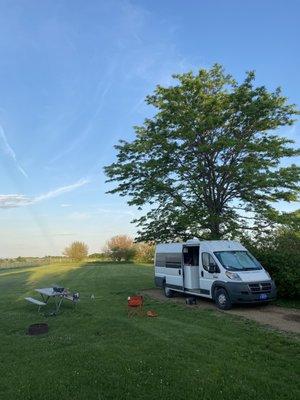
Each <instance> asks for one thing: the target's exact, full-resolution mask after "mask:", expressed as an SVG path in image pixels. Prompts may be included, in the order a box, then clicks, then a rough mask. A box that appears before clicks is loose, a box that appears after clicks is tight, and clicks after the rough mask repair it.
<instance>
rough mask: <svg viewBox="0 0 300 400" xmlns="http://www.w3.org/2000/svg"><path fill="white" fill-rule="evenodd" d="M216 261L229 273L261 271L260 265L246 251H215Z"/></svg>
mask: <svg viewBox="0 0 300 400" xmlns="http://www.w3.org/2000/svg"><path fill="white" fill-rule="evenodd" d="M214 254H215V256H216V257H217V259H218V260H219V261H220V263H221V264H222V265H223V267H224V268H226V269H228V270H229V271H253V270H258V269H262V266H261V265H260V263H259V262H258V261H257V260H256V259H255V258H254V257H253V256H252V255H251V254H250V253H249V252H248V251H216V252H214Z"/></svg>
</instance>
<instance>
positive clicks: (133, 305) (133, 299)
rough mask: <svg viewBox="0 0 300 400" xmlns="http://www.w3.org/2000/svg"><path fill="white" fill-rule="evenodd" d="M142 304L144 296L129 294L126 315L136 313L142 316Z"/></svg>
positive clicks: (130, 315)
mask: <svg viewBox="0 0 300 400" xmlns="http://www.w3.org/2000/svg"><path fill="white" fill-rule="evenodd" d="M143 305H144V298H143V296H140V295H136V296H129V297H128V299H127V315H128V318H130V317H133V316H134V315H138V316H140V317H142V316H143Z"/></svg>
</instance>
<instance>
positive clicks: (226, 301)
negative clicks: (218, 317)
mask: <svg viewBox="0 0 300 400" xmlns="http://www.w3.org/2000/svg"><path fill="white" fill-rule="evenodd" d="M215 302H216V306H217V307H218V308H219V309H220V310H230V308H231V307H232V303H231V301H230V298H229V296H228V293H227V292H226V290H225V289H223V288H220V289H216V293H215Z"/></svg>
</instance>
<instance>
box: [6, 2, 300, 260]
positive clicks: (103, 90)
mask: <svg viewBox="0 0 300 400" xmlns="http://www.w3.org/2000/svg"><path fill="white" fill-rule="evenodd" d="M299 16H300V2H299V1H296V0H295V1H291V0H286V1H281V0H277V1H271V0H270V1H269V0H261V1H256V0H252V1H249V2H242V1H234V0H226V1H221V0H220V1H216V0H215V1H212V0H210V1H204V0H203V1H191V0H190V1H188V2H187V1H174V0H172V1H171V0H164V1H133V0H132V1H128V0H124V1H123V0H122V1H118V0H116V1H100V0H97V1H96V0H95V1H93V0H89V1H83V0H73V1H67V0H65V1H59V0H54V1H53V0H51V1H47V0H43V1H38V0H35V1H31V0H26V1H25V0H23V1H21V0H20V1H13V0H8V1H5V0H1V1H0V54H1V57H0V182H1V185H0V257H14V256H19V255H22V256H26V255H36V256H43V255H46V254H60V253H61V252H62V250H63V249H64V247H65V246H66V245H67V244H69V243H70V242H71V241H73V240H83V241H85V242H86V243H87V244H88V245H89V247H90V251H99V250H100V249H101V248H102V246H103V244H104V243H105V241H106V239H108V238H109V237H111V236H113V235H115V234H122V233H129V234H132V235H133V234H134V232H135V228H134V226H133V225H132V224H130V220H131V219H132V217H133V216H134V215H135V213H136V211H135V210H134V209H133V208H130V207H128V206H127V205H126V202H125V200H124V199H122V198H119V197H118V196H111V195H106V194H105V191H106V190H107V189H108V186H107V185H106V184H105V182H104V181H105V177H104V175H103V170H102V167H103V165H107V164H109V163H110V162H112V161H113V160H114V157H115V152H114V150H113V145H114V144H115V143H116V142H117V141H118V140H119V139H121V138H122V139H130V138H133V129H132V126H133V125H137V124H140V123H141V122H142V121H143V119H144V118H145V117H146V116H149V114H151V112H152V110H150V109H149V108H148V107H147V106H145V104H144V102H143V100H144V98H145V96H146V95H147V94H150V93H151V92H152V91H153V89H154V87H155V85H156V84H158V83H159V84H163V85H168V84H170V82H171V74H172V73H176V72H184V71H189V70H197V69H198V68H200V67H210V66H211V65H212V64H213V63H215V62H219V63H221V64H223V65H224V67H225V68H226V70H227V71H228V72H230V73H231V74H233V75H234V76H235V77H236V78H237V79H242V78H243V76H244V72H245V71H246V70H250V69H254V70H256V73H257V83H258V84H265V85H266V86H267V87H268V88H269V89H271V90H273V89H275V88H276V87H277V86H281V87H282V88H283V91H284V94H285V95H286V96H287V97H288V98H289V100H290V102H292V103H296V104H298V105H299V103H300V98H299V96H300V95H299V70H300V57H299V51H300V48H299V47H300V46H299V37H300V24H299ZM298 132H299V124H297V125H295V126H294V127H292V128H285V129H282V130H281V131H280V132H279V133H280V134H283V135H286V136H288V137H290V138H292V139H294V140H298V144H299V139H297V138H298V137H299V135H298ZM280 207H281V209H285V210H293V209H295V208H296V205H295V204H291V205H288V206H285V205H283V204H280Z"/></svg>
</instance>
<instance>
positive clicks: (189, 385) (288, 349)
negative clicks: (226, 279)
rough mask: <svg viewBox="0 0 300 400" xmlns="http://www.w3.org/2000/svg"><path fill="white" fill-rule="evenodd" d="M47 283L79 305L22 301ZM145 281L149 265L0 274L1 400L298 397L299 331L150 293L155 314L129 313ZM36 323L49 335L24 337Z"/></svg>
mask: <svg viewBox="0 0 300 400" xmlns="http://www.w3.org/2000/svg"><path fill="white" fill-rule="evenodd" d="M52 283H59V284H63V285H64V286H66V287H69V288H71V289H74V290H78V291H79V292H80V293H81V301H80V304H79V305H78V306H77V308H75V309H74V308H73V307H72V305H71V304H65V305H64V306H63V308H62V313H61V314H60V315H58V316H56V317H43V315H39V314H38V313H37V310H36V308H35V306H34V305H31V304H28V303H26V302H25V301H24V297H25V296H26V295H33V294H34V292H33V289H34V288H36V287H43V286H48V285H51V284H52ZM152 286H153V270H152V268H151V267H149V266H142V265H132V264H131V265H130V264H128V265H127V264H123V265H114V264H105V263H91V264H84V265H80V264H70V263H69V264H63V265H62V264H52V265H48V266H47V265H46V266H43V267H37V268H27V269H22V270H20V269H18V270H13V271H0V345H1V353H0V354H1V355H0V398H1V399H5V400H10V399H11V400H18V399H22V400H27V399H28V400H29V399H30V400H35V399H43V400H48V399H51V400H52V399H60V398H61V399H64V400H69V399H70V400H71V399H72V400H77V399H78V400H83V399H92V400H93V399H160V400H161V399H202V400H205V399H213V398H218V399H230V400H231V399H234V398H235V399H245V400H246V399H247V400H248V399H250V398H251V399H256V400H259V399H264V400H265V399H266V398H268V397H272V399H280V400H284V399H296V398H299V396H300V387H299V375H298V372H299V347H300V346H299V341H298V340H297V338H293V337H288V336H285V335H282V334H279V333H276V332H274V331H271V330H267V329H265V328H262V327H260V326H258V325H256V324H255V323H252V322H249V321H246V320H242V319H238V318H234V317H231V316H229V315H225V314H221V313H219V312H215V311H211V310H200V309H193V308H187V307H183V306H180V305H177V304H173V303H159V302H155V301H154V300H150V299H147V301H146V309H154V310H156V311H157V312H158V314H159V316H158V318H152V319H151V318H146V317H145V318H133V319H128V318H127V314H126V300H127V296H128V295H130V294H133V293H135V292H138V291H139V290H141V289H143V288H150V287H152ZM91 294H94V296H95V300H91V298H90V296H91ZM43 321H46V322H47V323H48V324H49V327H50V330H49V333H48V334H46V335H43V336H39V337H30V336H27V335H26V334H25V332H26V328H27V327H28V326H29V325H30V324H32V323H35V322H43Z"/></svg>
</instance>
